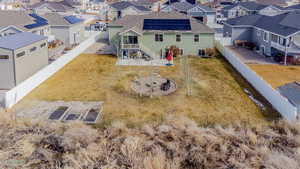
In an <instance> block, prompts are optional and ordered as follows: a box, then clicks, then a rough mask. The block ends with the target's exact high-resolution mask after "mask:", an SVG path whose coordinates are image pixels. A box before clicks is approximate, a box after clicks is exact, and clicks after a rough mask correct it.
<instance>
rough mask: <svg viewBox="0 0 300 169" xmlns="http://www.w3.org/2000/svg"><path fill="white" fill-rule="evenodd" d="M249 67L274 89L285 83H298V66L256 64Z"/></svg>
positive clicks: (299, 70) (299, 68)
mask: <svg viewBox="0 0 300 169" xmlns="http://www.w3.org/2000/svg"><path fill="white" fill-rule="evenodd" d="M249 66H250V67H251V68H252V69H253V70H254V71H255V72H256V73H258V74H259V75H260V76H261V77H262V78H263V79H265V80H266V81H267V82H268V83H270V84H271V85H272V86H273V87H274V88H277V87H279V86H281V85H284V84H286V83H290V82H294V81H300V76H299V75H300V67H299V66H283V65H258V64H249Z"/></svg>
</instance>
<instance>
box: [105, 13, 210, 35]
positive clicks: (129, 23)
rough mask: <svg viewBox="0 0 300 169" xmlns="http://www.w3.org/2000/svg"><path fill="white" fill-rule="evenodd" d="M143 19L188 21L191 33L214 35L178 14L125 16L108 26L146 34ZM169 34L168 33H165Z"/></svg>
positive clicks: (196, 22)
mask: <svg viewBox="0 0 300 169" xmlns="http://www.w3.org/2000/svg"><path fill="white" fill-rule="evenodd" d="M144 19H190V23H191V28H192V30H190V31H189V32H192V33H214V31H213V30H212V29H210V28H209V27H207V26H206V25H204V24H201V23H199V22H198V21H196V20H195V19H193V18H190V17H188V16H187V15H185V14H182V13H179V12H152V13H150V14H147V15H127V16H124V17H123V18H121V19H118V20H116V21H114V22H112V23H110V24H109V26H122V27H123V29H122V31H126V30H129V29H134V30H135V31H137V32H140V33H142V32H146V31H144V30H143V23H144ZM167 32H170V31H167Z"/></svg>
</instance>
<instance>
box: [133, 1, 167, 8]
mask: <svg viewBox="0 0 300 169" xmlns="http://www.w3.org/2000/svg"><path fill="white" fill-rule="evenodd" d="M131 2H133V3H134V4H136V5H138V6H144V7H145V8H148V9H150V10H151V11H158V10H159V9H160V7H161V4H162V3H161V1H160V0H133V1H131Z"/></svg>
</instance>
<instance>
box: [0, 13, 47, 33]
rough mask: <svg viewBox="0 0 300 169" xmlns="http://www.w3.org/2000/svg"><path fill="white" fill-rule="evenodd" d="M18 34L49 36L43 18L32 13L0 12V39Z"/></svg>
mask: <svg viewBox="0 0 300 169" xmlns="http://www.w3.org/2000/svg"><path fill="white" fill-rule="evenodd" d="M20 32H32V33H35V34H38V35H44V36H50V26H49V24H48V23H47V21H46V20H45V19H44V18H42V17H40V16H39V15H36V14H33V13H29V12H26V11H1V10H0V37H4V36H8V35H13V34H16V33H20Z"/></svg>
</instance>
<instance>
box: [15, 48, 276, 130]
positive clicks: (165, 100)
mask: <svg viewBox="0 0 300 169" xmlns="http://www.w3.org/2000/svg"><path fill="white" fill-rule="evenodd" d="M190 62H191V72H192V77H193V80H192V96H186V93H185V88H184V84H185V83H184V80H183V79H184V77H183V75H182V71H181V66H180V59H176V60H175V64H176V66H172V67H132V66H116V65H115V63H116V58H115V57H113V56H108V55H93V54H82V55H80V56H79V57H77V58H76V59H75V60H73V61H72V62H71V63H70V64H68V65H67V66H65V67H64V68H63V69H62V70H61V71H59V72H58V73H56V74H55V75H54V76H52V77H51V78H50V79H48V80H47V81H46V82H44V83H43V84H42V85H40V86H39V87H38V88H36V89H35V90H34V91H33V92H31V93H30V94H29V95H28V96H27V97H25V98H24V99H23V100H22V101H21V102H20V103H19V104H18V105H17V106H22V105H26V102H30V101H33V100H46V101H57V100H64V101H104V114H103V116H102V117H103V120H102V123H101V124H99V126H103V125H107V124H110V123H111V122H112V121H124V122H125V123H127V124H128V125H129V126H130V125H132V126H139V125H141V124H144V123H146V122H161V121H162V120H163V119H164V117H166V115H168V114H172V115H175V116H182V115H183V116H187V117H189V118H192V119H194V120H195V121H196V122H198V123H199V124H201V125H210V124H215V123H218V124H230V123H232V122H239V121H242V122H249V123H250V124H257V123H263V122H266V121H268V120H270V119H274V118H275V117H276V116H277V114H276V113H274V112H273V111H270V110H267V111H264V112H263V111H262V110H261V109H260V108H259V107H257V106H256V105H255V104H254V103H253V102H252V101H251V100H250V99H249V98H248V96H247V95H246V94H245V93H244V91H243V89H244V88H250V87H249V85H248V83H246V82H245V81H244V80H243V79H242V78H241V77H240V75H238V74H237V73H236V72H235V71H234V70H233V69H232V67H231V66H230V65H228V64H227V63H226V62H225V61H224V60H222V59H220V58H213V59H199V58H191V59H190ZM152 72H159V73H160V75H161V76H163V77H167V78H170V79H172V80H175V81H176V83H177V85H178V87H179V88H178V90H177V91H176V92H175V93H173V94H172V95H169V96H162V97H158V98H148V97H139V96H138V95H137V94H135V93H134V92H133V91H132V90H131V88H130V83H131V80H133V79H134V78H135V77H137V76H142V75H150V74H151V73H152Z"/></svg>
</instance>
